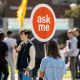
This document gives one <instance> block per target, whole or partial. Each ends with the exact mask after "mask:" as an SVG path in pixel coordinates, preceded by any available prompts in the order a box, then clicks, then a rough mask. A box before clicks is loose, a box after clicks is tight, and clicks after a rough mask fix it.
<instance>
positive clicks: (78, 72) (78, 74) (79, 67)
mask: <svg viewBox="0 0 80 80" xmlns="http://www.w3.org/2000/svg"><path fill="white" fill-rule="evenodd" d="M76 77H77V78H80V61H79V55H78V56H77V59H76Z"/></svg>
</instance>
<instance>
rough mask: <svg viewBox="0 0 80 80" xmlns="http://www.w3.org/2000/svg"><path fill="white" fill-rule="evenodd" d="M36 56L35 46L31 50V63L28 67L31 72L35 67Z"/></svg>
mask: <svg viewBox="0 0 80 80" xmlns="http://www.w3.org/2000/svg"><path fill="white" fill-rule="evenodd" d="M35 54H36V51H35V48H34V46H31V47H30V50H29V56H30V62H29V65H28V67H27V68H28V69H30V70H32V69H33V68H34V67H35Z"/></svg>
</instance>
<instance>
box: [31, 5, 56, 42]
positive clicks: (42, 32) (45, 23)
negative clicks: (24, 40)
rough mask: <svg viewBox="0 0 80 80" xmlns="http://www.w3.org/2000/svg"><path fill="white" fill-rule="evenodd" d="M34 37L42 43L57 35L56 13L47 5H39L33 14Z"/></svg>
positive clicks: (32, 27)
mask: <svg viewBox="0 0 80 80" xmlns="http://www.w3.org/2000/svg"><path fill="white" fill-rule="evenodd" d="M31 24H32V26H31V29H32V33H33V35H34V36H35V37H36V39H38V40H39V41H41V42H47V41H49V40H50V39H51V38H52V37H53V36H54V34H55V24H56V18H55V14H54V11H53V10H52V8H51V7H50V6H49V5H47V4H39V5H37V6H36V7H35V8H34V9H33V11H32V14H31Z"/></svg>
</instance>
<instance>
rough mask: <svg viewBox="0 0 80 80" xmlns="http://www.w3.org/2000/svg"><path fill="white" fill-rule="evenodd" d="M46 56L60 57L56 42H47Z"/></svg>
mask: <svg viewBox="0 0 80 80" xmlns="http://www.w3.org/2000/svg"><path fill="white" fill-rule="evenodd" d="M47 56H51V57H53V58H61V56H60V54H59V48H58V43H57V42H56V41H55V40H53V41H50V42H49V43H48V54H47Z"/></svg>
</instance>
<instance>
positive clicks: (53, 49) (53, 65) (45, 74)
mask: <svg viewBox="0 0 80 80" xmlns="http://www.w3.org/2000/svg"><path fill="white" fill-rule="evenodd" d="M65 71H66V67H65V62H64V61H63V60H62V59H61V56H60V54H59V49H58V44H57V42H56V41H50V42H49V43H48V52H47V57H45V58H43V59H42V61H41V65H40V70H39V80H43V79H44V80H62V78H63V75H64V73H65Z"/></svg>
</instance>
